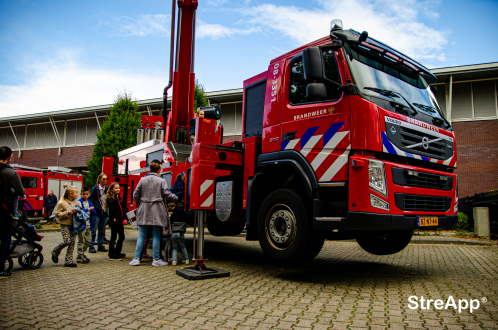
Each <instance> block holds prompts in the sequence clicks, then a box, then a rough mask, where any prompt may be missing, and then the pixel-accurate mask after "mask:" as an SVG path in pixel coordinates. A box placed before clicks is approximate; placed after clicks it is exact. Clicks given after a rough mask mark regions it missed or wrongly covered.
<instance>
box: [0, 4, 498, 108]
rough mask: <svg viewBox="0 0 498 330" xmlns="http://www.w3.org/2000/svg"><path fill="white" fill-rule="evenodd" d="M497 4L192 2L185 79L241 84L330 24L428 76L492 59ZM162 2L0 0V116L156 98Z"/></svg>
mask: <svg viewBox="0 0 498 330" xmlns="http://www.w3.org/2000/svg"><path fill="white" fill-rule="evenodd" d="M497 16H498V1H496V0H495V1H489V0H472V1H463V0H425V1H417V0H404V1H403V0H401V1H400V0H342V1H332V0H328V1H326V0H311V1H310V0H308V1H303V0H301V1H295V0H286V1H283V0H238V1H228V0H199V7H198V13H197V20H198V21H197V32H196V52H195V55H196V58H195V73H196V78H197V79H198V80H199V82H200V83H201V84H203V85H204V88H205V90H206V91H208V92H210V91H218V90H227V89H234V88H241V87H242V84H243V81H244V80H245V79H247V78H250V77H252V76H254V75H257V74H258V73H261V72H263V71H265V70H267V68H268V65H269V62H270V61H271V60H272V59H273V58H276V57H278V56H280V55H282V54H284V53H286V52H288V51H291V50H293V49H295V48H297V47H299V46H301V45H303V44H306V43H308V42H311V41H313V40H316V39H319V38H321V37H324V36H327V35H328V33H329V28H330V21H331V20H332V19H336V18H339V19H342V20H343V25H344V28H345V29H350V28H351V29H354V30H357V31H368V33H369V35H370V36H371V37H373V38H375V39H378V40H380V41H382V42H384V43H387V44H388V45H390V46H392V47H394V48H395V49H397V50H399V51H401V52H403V53H405V54H407V55H409V56H411V57H413V58H414V59H416V60H418V61H419V62H421V63H422V64H424V65H425V66H427V67H429V68H440V67H449V66H458V65H470V64H479V63H489V62H498V41H497V38H496V36H494V35H493V34H492V33H495V32H497V31H498V20H496V17H497ZM170 19H171V2H170V1H158V0H141V1H132V0H119V1H118V0H106V1H96V0H85V1H68V0H64V1H62V0H43V1H36V0H0V117H9V116H16V115H24V114H32V113H40V112H46V111H57V110H65V109H75V108H81V107H87V106H97V105H104V104H110V103H112V102H113V101H114V98H115V97H116V95H117V94H118V93H120V92H122V91H124V90H127V91H129V92H131V93H132V95H133V97H134V98H136V99H138V100H144V99H152V98H160V97H162V91H163V88H164V86H165V85H166V84H167V82H168V66H169V44H170V40H169V35H170V32H169V28H170V22H171V21H170Z"/></svg>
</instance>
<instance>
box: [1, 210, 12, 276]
mask: <svg viewBox="0 0 498 330" xmlns="http://www.w3.org/2000/svg"><path fill="white" fill-rule="evenodd" d="M0 209H1V210H0V240H1V243H0V272H3V271H4V270H5V261H6V260H7V258H8V257H9V255H10V242H11V241H12V217H11V216H10V212H8V211H7V210H5V209H4V208H3V207H2V206H1V205H0Z"/></svg>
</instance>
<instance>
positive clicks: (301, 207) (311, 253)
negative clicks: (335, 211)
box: [258, 189, 324, 263]
mask: <svg viewBox="0 0 498 330" xmlns="http://www.w3.org/2000/svg"><path fill="white" fill-rule="evenodd" d="M304 201H305V198H304V197H303V196H301V194H299V192H298V191H296V190H289V189H280V190H277V191H274V192H272V193H271V194H270V195H268V197H266V199H265V200H264V201H263V203H262V205H261V208H260V211H259V214H258V237H259V244H260V245H261V248H262V249H263V251H264V252H265V254H266V255H267V256H268V257H270V258H271V259H273V260H275V261H278V262H282V263H302V262H306V261H310V260H312V259H313V258H315V257H316V256H317V254H318V253H319V252H320V250H321V248H322V246H323V242H324V236H323V235H322V234H320V233H319V232H317V231H315V230H314V229H313V227H312V222H311V221H310V218H309V213H308V212H307V210H306V206H305V204H304Z"/></svg>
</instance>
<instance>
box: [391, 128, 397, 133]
mask: <svg viewBox="0 0 498 330" xmlns="http://www.w3.org/2000/svg"><path fill="white" fill-rule="evenodd" d="M391 133H393V135H394V134H396V127H394V126H391Z"/></svg>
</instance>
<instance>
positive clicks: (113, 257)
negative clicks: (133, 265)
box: [109, 256, 123, 261]
mask: <svg viewBox="0 0 498 330" xmlns="http://www.w3.org/2000/svg"><path fill="white" fill-rule="evenodd" d="M109 260H113V261H121V260H123V259H121V258H120V257H118V256H112V257H111V256H109Z"/></svg>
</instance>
